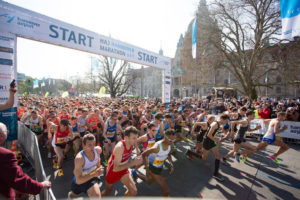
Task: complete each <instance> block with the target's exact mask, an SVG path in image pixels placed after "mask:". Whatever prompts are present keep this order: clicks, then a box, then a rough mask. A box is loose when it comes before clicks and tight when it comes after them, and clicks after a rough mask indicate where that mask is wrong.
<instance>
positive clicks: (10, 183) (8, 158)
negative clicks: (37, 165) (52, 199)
mask: <svg viewBox="0 0 300 200" xmlns="http://www.w3.org/2000/svg"><path fill="white" fill-rule="evenodd" d="M42 188H43V185H42V184H41V183H39V182H37V181H35V180H33V179H31V178H30V177H29V176H27V175H26V174H24V173H23V171H22V168H21V167H20V166H19V165H18V161H17V158H16V155H15V154H14V153H13V152H11V151H10V150H8V149H5V148H3V147H0V193H1V194H3V195H4V196H6V197H7V198H8V199H14V198H15V192H14V189H16V190H18V191H20V192H22V193H27V194H39V193H40V192H41V190H42Z"/></svg>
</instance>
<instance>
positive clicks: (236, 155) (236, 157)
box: [234, 153, 240, 163]
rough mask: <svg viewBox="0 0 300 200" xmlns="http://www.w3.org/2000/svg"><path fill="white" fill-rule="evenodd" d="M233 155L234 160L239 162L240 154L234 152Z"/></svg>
mask: <svg viewBox="0 0 300 200" xmlns="http://www.w3.org/2000/svg"><path fill="white" fill-rule="evenodd" d="M234 157H235V160H236V161H237V162H238V163H239V162H240V155H239V154H237V153H236V154H235V155H234Z"/></svg>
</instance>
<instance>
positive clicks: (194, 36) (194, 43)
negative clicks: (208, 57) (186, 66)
mask: <svg viewBox="0 0 300 200" xmlns="http://www.w3.org/2000/svg"><path fill="white" fill-rule="evenodd" d="M196 52H197V18H195V20H194V24H193V30H192V56H193V58H196Z"/></svg>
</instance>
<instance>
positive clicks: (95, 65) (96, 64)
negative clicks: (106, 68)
mask: <svg viewBox="0 0 300 200" xmlns="http://www.w3.org/2000/svg"><path fill="white" fill-rule="evenodd" d="M98 68H99V60H98V58H94V57H92V71H94V70H97V69H98Z"/></svg>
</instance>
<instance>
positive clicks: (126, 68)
mask: <svg viewBox="0 0 300 200" xmlns="http://www.w3.org/2000/svg"><path fill="white" fill-rule="evenodd" d="M99 62H100V67H99V73H98V78H99V79H100V83H101V84H103V85H104V86H105V88H106V89H107V91H108V93H109V94H110V95H111V97H112V98H115V97H117V96H121V95H123V94H125V93H126V92H127V90H128V88H129V87H130V86H131V85H132V84H133V82H134V80H135V79H136V77H135V76H132V75H130V73H129V72H130V64H129V63H128V62H127V61H124V60H116V59H111V60H110V61H109V59H108V57H106V56H100V59H99Z"/></svg>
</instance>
